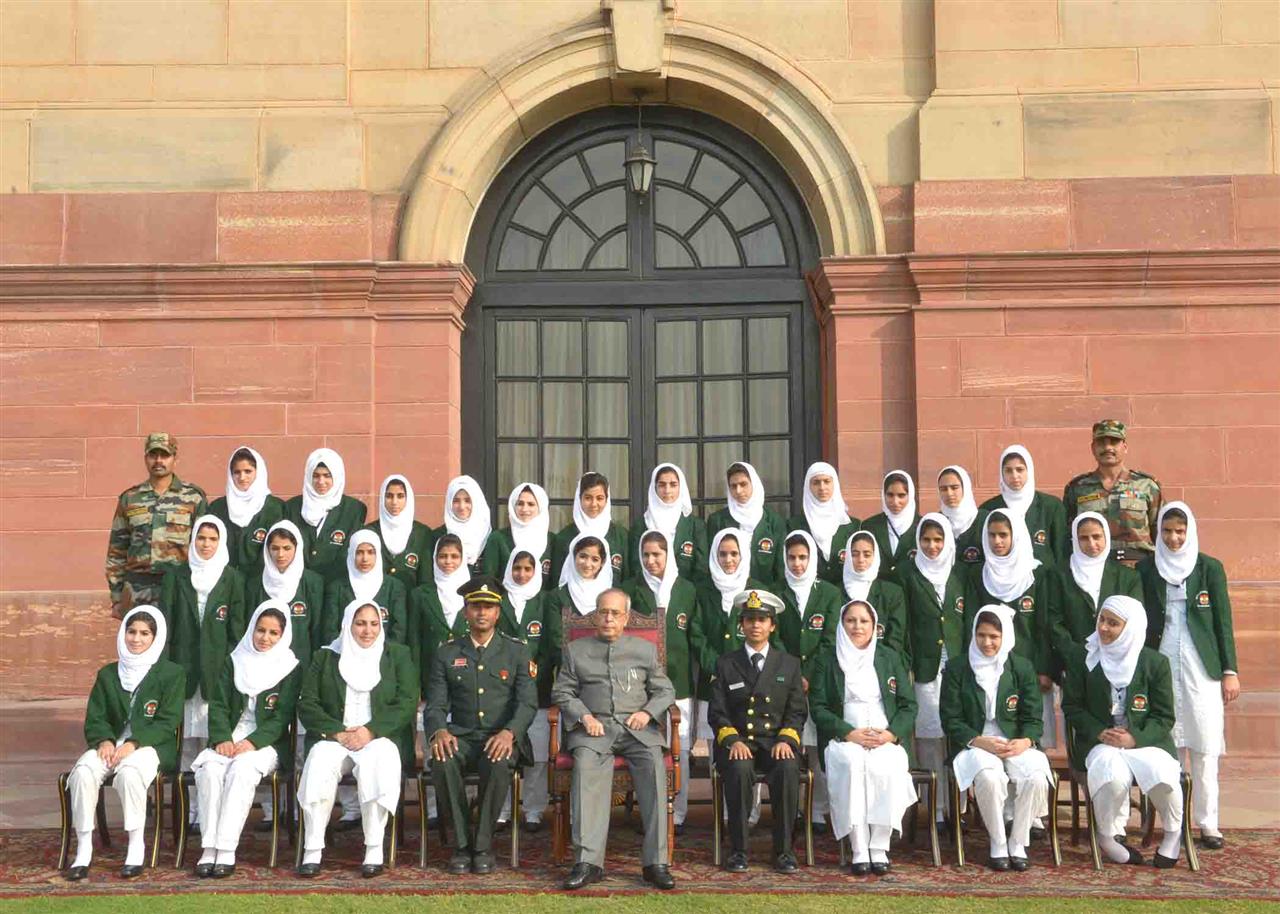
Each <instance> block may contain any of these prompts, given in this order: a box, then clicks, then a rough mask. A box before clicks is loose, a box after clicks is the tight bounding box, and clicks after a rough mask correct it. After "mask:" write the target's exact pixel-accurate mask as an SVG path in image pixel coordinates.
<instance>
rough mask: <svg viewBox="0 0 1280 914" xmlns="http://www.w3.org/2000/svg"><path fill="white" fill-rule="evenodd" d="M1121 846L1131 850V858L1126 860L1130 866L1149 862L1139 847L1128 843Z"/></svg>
mask: <svg viewBox="0 0 1280 914" xmlns="http://www.w3.org/2000/svg"><path fill="white" fill-rule="evenodd" d="M1121 846H1122V847H1123V848H1124V849H1125V850H1127V851H1128V852H1129V859H1128V861H1126V863H1127V865H1128V866H1142V864H1144V863H1146V862H1147V861H1146V858H1144V857H1143V856H1142V854H1141V853H1139V852H1138V849H1137V848H1135V847H1130V846H1129V845H1127V844H1124V845H1121Z"/></svg>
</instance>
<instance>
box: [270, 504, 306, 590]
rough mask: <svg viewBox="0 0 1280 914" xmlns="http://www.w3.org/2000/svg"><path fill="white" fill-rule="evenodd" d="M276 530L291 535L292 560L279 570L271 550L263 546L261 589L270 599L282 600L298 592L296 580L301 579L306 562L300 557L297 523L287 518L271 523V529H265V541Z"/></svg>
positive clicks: (299, 533)
mask: <svg viewBox="0 0 1280 914" xmlns="http://www.w3.org/2000/svg"><path fill="white" fill-rule="evenodd" d="M277 530H284V531H285V532H287V533H288V534H289V535H290V536H292V537H293V545H294V549H293V561H292V562H290V563H289V567H288V568H286V569H285V570H284V571H281V570H280V569H278V568H277V567H276V563H275V560H274V559H272V558H271V550H270V549H268V548H264V549H263V550H262V551H263V552H264V553H266V554H265V555H264V556H263V559H264V561H263V563H262V589H263V590H265V591H266V592H267V596H269V597H270V598H271V599H273V600H280V601H282V602H284V601H288V600H292V599H293V596H294V594H296V593H297V592H298V582H299V581H301V580H302V572H304V571H306V569H307V563H306V562H305V561H304V560H303V558H302V552H303V549H302V531H301V530H299V529H298V526H297V524H295V523H294V522H293V521H289V520H282V521H277V522H276V523H274V524H272V525H271V529H270V530H268V531H267V539H266V542H267V543H270V542H271V534H273V533H275V532H276V531H277Z"/></svg>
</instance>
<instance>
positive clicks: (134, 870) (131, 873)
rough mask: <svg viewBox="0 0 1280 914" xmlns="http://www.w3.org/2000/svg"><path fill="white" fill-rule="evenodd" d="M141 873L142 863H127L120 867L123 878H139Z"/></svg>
mask: <svg viewBox="0 0 1280 914" xmlns="http://www.w3.org/2000/svg"><path fill="white" fill-rule="evenodd" d="M141 875H142V867H141V866H140V865H139V866H134V865H133V864H130V863H126V864H125V865H124V866H122V867H120V878H121V879H137V878H138V877H139V876H141Z"/></svg>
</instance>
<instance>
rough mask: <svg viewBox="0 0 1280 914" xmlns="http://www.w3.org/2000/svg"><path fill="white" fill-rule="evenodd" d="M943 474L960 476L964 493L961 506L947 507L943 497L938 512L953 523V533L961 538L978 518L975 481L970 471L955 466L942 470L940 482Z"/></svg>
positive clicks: (939, 501) (940, 497) (939, 498)
mask: <svg viewBox="0 0 1280 914" xmlns="http://www.w3.org/2000/svg"><path fill="white" fill-rule="evenodd" d="M943 473H955V474H956V475H957V476H959V477H960V488H961V489H962V490H963V492H964V494H963V495H962V496H961V498H960V504H958V505H956V506H955V507H954V508H949V507H947V505H946V504H945V503H944V502H943V501H942V496H941V495H939V496H938V510H939V511H940V512H941V513H942V515H943V516H944V517H945V518H946V519H947V520H948V521H950V522H951V532H952V533H954V534H955V535H956V536H957V537H960V536H962V535H963V534H964V532H965V531H966V530H968V529H969V527H970V526H972V525H973V519H974V518H975V517H977V516H978V503H977V502H976V501H975V500H974V498H973V481H972V480H971V479H969V471H968V470H966V469H965V468H964V467H962V466H957V465H955V464H952V465H951V466H945V467H943V468H942V470H941V472H939V473H938V481H939V482H941V481H942V474H943Z"/></svg>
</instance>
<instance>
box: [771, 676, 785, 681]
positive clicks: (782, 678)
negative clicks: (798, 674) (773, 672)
mask: <svg viewBox="0 0 1280 914" xmlns="http://www.w3.org/2000/svg"><path fill="white" fill-rule="evenodd" d="M773 681H774V682H786V681H787V677H786V676H778V677H777V678H776V679H774V680H773Z"/></svg>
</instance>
